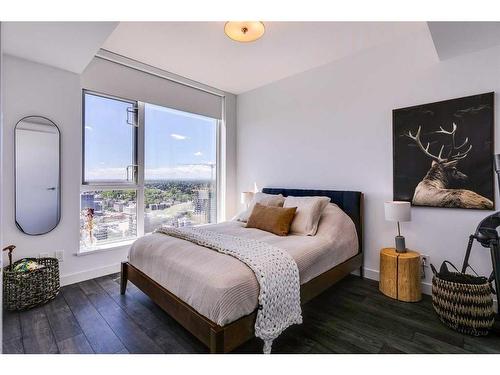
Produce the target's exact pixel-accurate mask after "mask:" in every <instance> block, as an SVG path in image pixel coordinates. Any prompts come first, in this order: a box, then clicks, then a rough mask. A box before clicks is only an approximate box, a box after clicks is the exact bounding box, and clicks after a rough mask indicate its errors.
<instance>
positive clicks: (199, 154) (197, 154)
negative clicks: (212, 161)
mask: <svg viewBox="0 0 500 375" xmlns="http://www.w3.org/2000/svg"><path fill="white" fill-rule="evenodd" d="M201 155H203V152H201V151H198V152H195V153H194V156H201Z"/></svg>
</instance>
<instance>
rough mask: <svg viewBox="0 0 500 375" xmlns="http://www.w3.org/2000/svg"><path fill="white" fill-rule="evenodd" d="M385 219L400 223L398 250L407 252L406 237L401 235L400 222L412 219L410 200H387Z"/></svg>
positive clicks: (397, 240) (397, 239)
mask: <svg viewBox="0 0 500 375" xmlns="http://www.w3.org/2000/svg"><path fill="white" fill-rule="evenodd" d="M384 208H385V220H387V221H395V222H397V223H398V235H397V236H396V251H397V252H398V253H406V244H405V238H404V237H403V236H402V235H401V229H400V227H399V223H400V222H402V221H411V205H410V202H401V201H392V202H385V204H384Z"/></svg>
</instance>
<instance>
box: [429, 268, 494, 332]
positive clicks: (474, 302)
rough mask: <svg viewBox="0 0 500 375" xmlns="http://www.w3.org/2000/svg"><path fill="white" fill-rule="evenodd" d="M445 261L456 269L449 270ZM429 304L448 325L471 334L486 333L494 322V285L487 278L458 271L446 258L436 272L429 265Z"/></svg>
mask: <svg viewBox="0 0 500 375" xmlns="http://www.w3.org/2000/svg"><path fill="white" fill-rule="evenodd" d="M446 264H449V265H450V266H451V267H453V268H454V269H455V270H456V272H450V271H448V269H447V267H446ZM431 268H432V272H433V273H434V277H433V278H432V305H433V307H434V310H435V311H436V313H437V315H438V317H439V319H440V320H441V321H442V322H443V323H444V324H446V325H447V326H448V327H450V328H452V329H454V330H456V331H458V332H461V333H465V334H468V335H472V336H485V335H487V334H488V332H489V330H490V329H491V327H492V326H493V323H494V322H495V312H494V310H493V297H492V292H494V291H493V288H492V286H491V281H489V280H488V279H487V278H486V277H482V276H473V275H467V274H463V273H461V272H458V270H457V268H456V267H455V266H454V265H453V264H451V263H450V262H448V261H445V262H443V265H442V266H441V269H440V272H439V273H438V272H437V271H436V269H435V268H434V266H433V265H431Z"/></svg>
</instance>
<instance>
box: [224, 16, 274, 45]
mask: <svg viewBox="0 0 500 375" xmlns="http://www.w3.org/2000/svg"><path fill="white" fill-rule="evenodd" d="M265 31H266V28H265V27H264V23H262V22H260V21H238V22H234V21H231V22H226V24H225V25H224V32H225V33H226V35H227V36H228V37H229V38H231V39H232V40H235V41H237V42H253V41H255V40H257V39H259V38H260V37H261V36H262V35H264V32H265Z"/></svg>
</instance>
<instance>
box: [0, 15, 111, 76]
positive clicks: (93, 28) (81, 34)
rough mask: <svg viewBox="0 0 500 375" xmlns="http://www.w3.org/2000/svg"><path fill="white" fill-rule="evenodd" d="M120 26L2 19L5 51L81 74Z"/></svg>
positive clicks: (108, 23) (99, 23) (100, 23)
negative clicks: (7, 20) (8, 20)
mask: <svg viewBox="0 0 500 375" xmlns="http://www.w3.org/2000/svg"><path fill="white" fill-rule="evenodd" d="M117 25H118V22H2V37H3V51H4V52H5V53H7V54H9V55H13V56H17V57H21V58H24V59H27V60H31V61H35V62H38V63H42V64H46V65H50V66H55V67H57V68H61V69H64V70H68V71H70V72H74V73H78V74H79V73H81V72H83V70H84V69H85V68H86V67H87V65H88V64H89V62H90V60H92V58H93V57H94V55H95V54H96V52H97V51H98V50H99V48H100V47H101V45H102V44H103V43H104V41H105V40H106V38H107V37H108V36H109V34H111V32H112V31H113V30H114V29H115V27H116V26H117ZM75 42H76V43H75Z"/></svg>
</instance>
